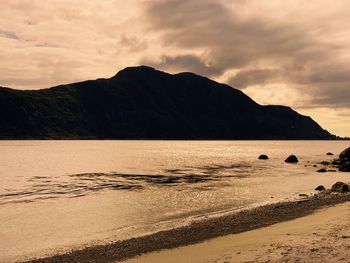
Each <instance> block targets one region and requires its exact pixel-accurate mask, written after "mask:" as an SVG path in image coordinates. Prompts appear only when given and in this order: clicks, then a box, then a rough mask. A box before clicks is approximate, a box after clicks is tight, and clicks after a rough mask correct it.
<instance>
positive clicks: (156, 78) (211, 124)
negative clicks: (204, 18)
mask: <svg viewBox="0 0 350 263" xmlns="http://www.w3.org/2000/svg"><path fill="white" fill-rule="evenodd" d="M0 138H2V139H332V138H333V136H332V135H331V134H329V133H328V132H327V131H326V130H323V129H322V128H321V127H320V126H319V125H318V124H317V123H316V122H315V121H313V120H312V119H311V118H310V117H308V116H303V115H301V114H299V113H297V112H296V111H294V110H293V109H291V108H290V107H285V106H282V105H266V106H264V105H260V104H258V103H256V102H255V101H254V100H252V99H251V98H250V97H248V96H247V95H245V94H244V93H243V92H242V91H240V90H237V89H235V88H232V87H230V86H228V85H226V84H222V83H218V82H215V81H213V80H211V79H209V78H206V77H202V76H200V75H197V74H194V73H191V72H182V73H177V74H169V73H166V72H162V71H158V70H156V69H154V68H151V67H148V66H138V67H128V68H125V69H123V70H121V71H119V72H118V73H117V74H115V75H114V76H112V77H111V78H101V79H96V80H86V81H81V82H77V83H71V84H65V85H59V86H55V87H52V88H48V89H41V90H14V89H10V88H2V87H0Z"/></svg>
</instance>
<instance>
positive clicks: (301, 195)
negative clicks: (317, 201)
mask: <svg viewBox="0 0 350 263" xmlns="http://www.w3.org/2000/svg"><path fill="white" fill-rule="evenodd" d="M299 196H300V197H308V195H307V194H299Z"/></svg>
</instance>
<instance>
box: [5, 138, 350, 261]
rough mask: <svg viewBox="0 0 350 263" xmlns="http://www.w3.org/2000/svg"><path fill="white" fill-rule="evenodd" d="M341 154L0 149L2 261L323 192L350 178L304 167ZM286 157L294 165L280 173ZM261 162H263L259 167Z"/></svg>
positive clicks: (314, 149)
mask: <svg viewBox="0 0 350 263" xmlns="http://www.w3.org/2000/svg"><path fill="white" fill-rule="evenodd" d="M346 147H348V142H344V141H322V142H317V141H307V142H306V141H282V142H280V141H215V142H213V141H1V142H0V168H1V169H0V180H1V188H0V220H1V222H2V224H1V225H0V255H1V256H0V259H2V260H3V261H6V260H9V261H10V260H14V259H16V258H17V259H18V258H21V257H23V256H32V255H39V254H46V253H50V252H52V251H59V250H65V249H70V248H72V247H79V246H81V245H87V244H91V243H94V242H98V243H104V242H110V241H115V240H118V239H123V238H128V237H131V236H136V235H140V234H145V233H149V232H152V231H157V230H160V229H165V228H168V227H173V226H176V225H179V224H184V223H188V222H190V221H191V220H194V219H200V218H203V217H206V216H208V215H215V214H218V213H222V212H227V211H231V210H235V209H238V208H242V207H247V206H249V205H254V204H258V203H262V202H267V201H275V200H280V199H284V198H289V197H295V196H298V194H299V193H300V192H303V193H310V192H311V191H312V190H313V189H314V187H315V186H317V185H318V184H324V185H325V186H327V187H329V186H330V185H331V184H332V183H333V182H335V181H338V180H348V178H349V175H348V174H343V173H326V174H319V173H316V170H317V169H318V168H315V167H313V166H312V164H314V163H315V162H320V161H322V160H330V159H331V158H333V157H330V156H325V153H327V152H329V151H331V152H334V153H339V152H340V151H341V150H342V149H344V148H346ZM292 153H294V154H296V155H297V156H298V157H299V159H300V163H299V164H297V165H290V164H285V163H284V159H285V158H286V157H287V156H288V155H289V154H292ZM260 154H268V155H269V157H270V160H268V161H259V160H257V157H258V156H259V155H260ZM305 165H306V166H305ZM319 166H320V165H319ZM272 197H273V198H272ZM0 261H1V260H0Z"/></svg>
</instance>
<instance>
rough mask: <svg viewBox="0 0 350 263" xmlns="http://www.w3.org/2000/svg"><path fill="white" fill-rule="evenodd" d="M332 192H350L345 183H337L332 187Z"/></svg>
mask: <svg viewBox="0 0 350 263" xmlns="http://www.w3.org/2000/svg"><path fill="white" fill-rule="evenodd" d="M332 192H337V193H346V192H349V186H348V185H347V184H346V183H343V182H336V183H335V184H334V185H333V186H332Z"/></svg>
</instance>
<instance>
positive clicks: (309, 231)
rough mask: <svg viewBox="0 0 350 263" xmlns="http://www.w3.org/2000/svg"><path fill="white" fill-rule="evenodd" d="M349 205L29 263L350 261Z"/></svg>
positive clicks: (319, 203) (294, 209) (256, 214)
mask: <svg viewBox="0 0 350 263" xmlns="http://www.w3.org/2000/svg"><path fill="white" fill-rule="evenodd" d="M348 201H350V195H349V194H317V195H314V196H311V197H308V198H303V199H301V200H298V201H290V202H282V203H274V204H269V205H265V206H261V207H257V208H254V209H249V210H243V211H241V212H239V213H235V214H231V215H226V216H222V217H219V218H212V219H208V220H205V221H201V222H196V223H192V224H190V225H189V226H185V227H181V228H175V229H171V230H167V231H162V232H158V233H155V234H151V235H148V236H143V237H138V238H133V239H129V240H124V241H120V242H117V243H111V244H108V245H102V246H94V247H87V248H84V249H82V250H76V251H72V252H70V253H67V254H63V255H56V256H52V257H47V258H41V259H37V260H33V261H30V262H119V261H123V260H126V259H131V260H130V261H129V262H142V263H143V262H249V261H251V262H279V261H281V262H284V261H287V262H295V261H298V259H299V260H301V261H302V262H305V260H304V259H307V260H309V261H306V262H318V261H317V259H320V258H324V255H326V256H327V257H329V258H330V261H328V262H331V261H333V260H340V259H343V258H344V259H346V258H347V257H348V256H349V253H348V252H346V249H347V248H349V234H350V233H349V230H348V229H349V224H350V222H349V220H348V219H349V218H350V217H349V216H350V210H349V202H348ZM335 205H336V206H335ZM320 209H321V211H320ZM322 209H323V210H322ZM314 212H316V213H314ZM281 222H283V223H281ZM164 249H170V250H164ZM161 250H162V251H161ZM157 251H161V252H157ZM146 253H150V254H146ZM142 254H143V256H141V257H136V256H139V255H142ZM135 257H136V258H135ZM132 258H134V259H132ZM313 260H314V261H313ZM315 260H316V261H315ZM344 262H346V261H344Z"/></svg>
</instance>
